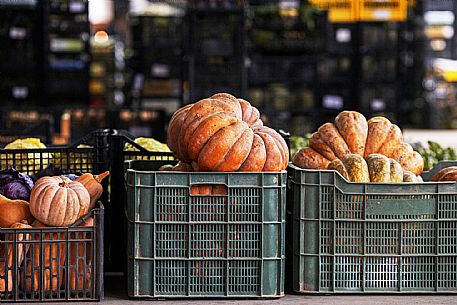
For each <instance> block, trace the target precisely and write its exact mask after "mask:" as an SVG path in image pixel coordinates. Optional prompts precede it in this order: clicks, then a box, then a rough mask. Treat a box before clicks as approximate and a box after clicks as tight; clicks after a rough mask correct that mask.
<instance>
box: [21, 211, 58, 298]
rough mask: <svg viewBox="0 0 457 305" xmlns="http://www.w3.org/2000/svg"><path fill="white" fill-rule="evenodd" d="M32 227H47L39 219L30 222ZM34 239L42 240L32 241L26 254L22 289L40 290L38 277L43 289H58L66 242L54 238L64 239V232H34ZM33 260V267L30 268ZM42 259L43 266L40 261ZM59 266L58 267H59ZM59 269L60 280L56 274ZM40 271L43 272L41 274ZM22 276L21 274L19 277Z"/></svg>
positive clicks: (29, 290) (28, 290)
mask: <svg viewBox="0 0 457 305" xmlns="http://www.w3.org/2000/svg"><path fill="white" fill-rule="evenodd" d="M32 227H34V228H44V227H47V225H45V224H44V223H42V222H40V221H39V220H35V221H34V222H33V223H32ZM33 235H34V236H33V239H34V240H40V239H41V240H43V244H40V243H34V244H33V245H32V248H33V249H32V250H33V251H32V250H30V251H29V252H28V254H27V257H29V258H28V259H27V260H26V262H27V263H26V265H25V275H26V276H25V283H23V289H24V290H26V291H27V292H35V291H39V290H41V287H40V279H41V278H43V290H45V291H49V290H52V291H59V290H60V287H61V285H62V282H63V280H64V268H63V267H65V259H66V257H67V254H66V253H67V244H66V243H65V242H56V240H65V239H66V234H65V232H61V233H44V232H42V233H41V236H40V233H36V234H33ZM32 261H33V269H32ZM42 261H43V264H44V265H43V266H41V262H42ZM59 261H60V264H59ZM59 267H60V268H59ZM59 269H60V281H58V276H57V275H58V274H59ZM42 272H43V273H44V274H42ZM23 278H24V277H23V276H21V279H23Z"/></svg>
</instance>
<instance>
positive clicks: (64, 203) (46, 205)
mask: <svg viewBox="0 0 457 305" xmlns="http://www.w3.org/2000/svg"><path fill="white" fill-rule="evenodd" d="M89 206H90V195H89V192H88V191H87V189H86V188H85V187H84V186H83V185H82V184H81V183H80V182H78V181H71V180H70V179H68V178H66V177H57V176H54V177H43V178H40V179H39V180H38V181H37V182H36V183H35V186H34V187H33V189H32V193H31V195H30V212H31V213H32V215H33V216H34V217H35V218H36V219H38V220H39V221H40V222H42V223H43V224H46V225H48V226H56V227H61V226H64V227H66V226H69V225H71V224H73V223H74V222H75V221H76V220H77V219H79V218H81V217H82V216H84V215H85V214H86V213H87V212H88V211H89Z"/></svg>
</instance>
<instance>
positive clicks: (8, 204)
mask: <svg viewBox="0 0 457 305" xmlns="http://www.w3.org/2000/svg"><path fill="white" fill-rule="evenodd" d="M21 220H27V221H28V222H29V223H31V222H32V220H33V217H32V214H31V213H30V207H29V203H28V202H27V201H24V200H19V199H16V200H11V199H8V198H6V197H5V196H3V195H0V227H2V228H9V227H11V226H12V225H13V224H15V223H18V222H20V221H21Z"/></svg>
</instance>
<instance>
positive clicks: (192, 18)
mask: <svg viewBox="0 0 457 305" xmlns="http://www.w3.org/2000/svg"><path fill="white" fill-rule="evenodd" d="M245 13H246V11H245V6H244V3H243V2H233V1H220V2H213V3H211V2H209V3H206V2H205V1H191V2H190V9H189V12H188V14H189V27H190V28H189V42H188V43H189V46H188V48H187V50H188V52H189V54H187V55H188V57H189V68H188V70H189V71H188V73H189V75H188V80H189V98H190V101H195V100H198V99H201V98H204V97H206V96H208V95H211V94H213V93H214V92H218V91H223V92H224V91H231V92H233V93H234V94H236V95H238V96H244V95H245V91H246V81H247V77H246V67H245V56H246V54H245V52H246V50H245Z"/></svg>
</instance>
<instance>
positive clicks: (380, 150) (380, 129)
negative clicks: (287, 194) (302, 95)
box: [293, 111, 424, 175]
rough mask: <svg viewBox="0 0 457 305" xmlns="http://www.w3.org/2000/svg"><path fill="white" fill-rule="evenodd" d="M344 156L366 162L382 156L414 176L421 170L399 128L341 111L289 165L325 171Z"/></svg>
mask: <svg viewBox="0 0 457 305" xmlns="http://www.w3.org/2000/svg"><path fill="white" fill-rule="evenodd" d="M348 154H357V155H359V156H361V157H364V158H367V157H368V156H369V155H371V154H382V155H384V156H386V157H388V158H392V159H394V160H396V161H398V163H400V165H401V166H402V167H403V169H404V170H408V171H410V172H412V173H414V175H419V174H420V173H421V172H422V170H423V169H424V160H423V159H422V157H421V156H420V154H419V153H417V152H415V151H413V149H412V148H411V146H410V145H409V144H407V143H403V136H402V133H401V130H400V128H398V126H397V125H395V124H392V123H391V122H390V121H389V120H388V119H386V118H384V117H374V118H372V119H370V120H368V122H367V120H366V119H365V117H364V116H363V115H362V114H360V113H358V112H355V111H343V112H341V113H340V114H339V115H338V116H337V117H336V118H335V123H326V124H324V125H322V126H321V127H320V128H319V129H318V131H317V132H315V133H314V134H313V135H312V136H311V139H310V142H309V147H306V148H304V149H302V150H300V151H299V152H298V153H297V154H296V155H295V156H294V158H293V163H294V164H295V165H296V166H298V167H301V168H309V169H325V168H326V167H327V166H328V164H329V163H330V162H332V161H333V160H335V159H342V158H344V157H345V156H346V155H348Z"/></svg>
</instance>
